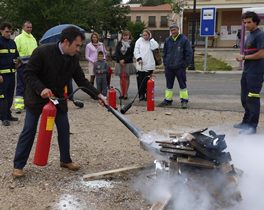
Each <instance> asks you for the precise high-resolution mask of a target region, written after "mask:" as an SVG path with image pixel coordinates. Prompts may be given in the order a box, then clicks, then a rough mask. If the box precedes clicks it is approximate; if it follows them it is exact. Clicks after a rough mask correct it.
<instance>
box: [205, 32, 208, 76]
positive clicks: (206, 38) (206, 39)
mask: <svg viewBox="0 0 264 210" xmlns="http://www.w3.org/2000/svg"><path fill="white" fill-rule="evenodd" d="M207 48H208V36H206V37H205V49H204V72H205V71H206V65H207Z"/></svg>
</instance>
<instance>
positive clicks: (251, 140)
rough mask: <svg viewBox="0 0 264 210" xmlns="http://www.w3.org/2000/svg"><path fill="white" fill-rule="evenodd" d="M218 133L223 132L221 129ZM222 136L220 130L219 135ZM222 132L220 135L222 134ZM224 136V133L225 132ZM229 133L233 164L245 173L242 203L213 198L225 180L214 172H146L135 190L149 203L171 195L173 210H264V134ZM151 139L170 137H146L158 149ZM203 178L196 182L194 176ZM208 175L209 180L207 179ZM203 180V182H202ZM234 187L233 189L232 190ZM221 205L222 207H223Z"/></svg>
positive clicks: (154, 135)
mask: <svg viewBox="0 0 264 210" xmlns="http://www.w3.org/2000/svg"><path fill="white" fill-rule="evenodd" d="M218 130H221V129H219V128H218ZM216 133H217V134H218V133H219V132H218V131H217V132H216ZM220 133H221V132H220ZM220 133H219V134H220ZM222 133H223V132H222ZM225 134H226V138H225V139H226V143H227V149H226V151H227V152H230V154H231V157H232V163H233V164H234V166H235V167H236V168H238V169H241V170H242V171H243V174H242V176H241V177H239V185H238V190H239V191H240V192H241V195H242V201H240V202H237V201H235V200H232V201H233V203H232V205H231V206H230V205H229V204H230V203H229V204H227V205H224V207H223V204H221V201H220V200H219V199H218V200H217V198H218V197H217V196H215V195H214V191H212V188H214V187H217V189H218V188H219V190H220V188H221V184H222V181H223V180H222V179H221V177H220V176H219V177H218V175H217V174H215V173H212V174H204V173H201V174H199V172H197V171H196V172H192V173H197V174H194V176H192V175H190V174H188V173H184V170H182V171H183V173H182V174H181V176H179V175H173V176H172V175H169V174H165V175H162V176H158V177H155V176H152V178H147V177H149V175H150V174H152V175H153V173H154V171H152V172H150V171H147V172H145V174H142V175H141V176H140V177H139V178H138V179H137V180H136V184H135V187H136V189H137V190H139V191H141V193H142V194H143V196H144V197H145V198H146V199H147V200H148V201H149V202H150V203H155V202H157V201H160V200H161V201H162V200H164V199H166V197H168V192H169V193H170V195H171V196H172V199H171V202H170V204H169V209H173V210H178V209H179V210H190V209H195V210H211V209H215V208H216V207H219V208H220V209H225V210H249V209H252V210H262V209H263V208H264V199H263V198H262V192H263V189H264V178H263V177H264V166H263V164H262V160H264V152H263V150H264V136H263V135H251V136H242V135H234V134H227V133H225ZM150 139H154V141H156V140H165V139H168V137H164V136H161V135H158V134H156V133H155V132H152V133H149V134H147V135H145V136H144V138H143V139H142V140H143V141H145V142H147V143H148V145H152V146H155V147H156V146H157V145H156V144H155V143H151V140H150ZM198 176H200V178H198V179H196V178H194V177H198ZM202 176H204V178H206V179H208V177H212V180H213V181H214V182H215V183H214V186H210V185H209V184H208V183H206V179H203V178H201V177H202ZM206 176H207V177H206ZM199 180H200V181H199ZM201 180H202V181H201ZM223 189H224V190H223V191H224V194H225V196H226V197H225V199H227V200H230V199H229V197H230V195H231V194H230V192H228V189H226V188H223ZM233 189H234V188H233V187H232V190H233ZM221 205H222V206H221Z"/></svg>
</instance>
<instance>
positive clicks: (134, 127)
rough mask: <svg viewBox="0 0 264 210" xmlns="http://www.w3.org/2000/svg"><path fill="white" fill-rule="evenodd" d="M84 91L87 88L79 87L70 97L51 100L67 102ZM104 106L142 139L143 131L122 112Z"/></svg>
mask: <svg viewBox="0 0 264 210" xmlns="http://www.w3.org/2000/svg"><path fill="white" fill-rule="evenodd" d="M82 89H86V90H87V88H86V87H78V88H76V89H75V90H74V91H73V92H72V93H71V94H70V95H68V96H67V97H66V98H51V100H57V101H63V100H67V99H68V98H69V97H71V96H73V95H74V94H75V93H76V92H77V91H78V90H82ZM135 98H136V97H135ZM135 98H134V101H135ZM104 106H105V108H106V109H107V110H108V111H109V112H111V113H112V114H113V115H114V116H115V117H116V118H117V119H118V120H119V121H120V122H122V123H123V124H124V125H125V126H126V127H127V128H128V129H129V130H130V131H131V132H132V133H133V134H134V135H135V136H136V137H137V138H138V139H141V137H142V131H141V130H140V129H139V128H137V127H136V126H135V125H133V124H132V123H131V122H129V121H128V119H127V118H126V117H124V116H123V115H122V114H121V113H120V112H118V111H116V110H115V109H113V108H112V107H111V106H108V105H107V104H105V105H104Z"/></svg>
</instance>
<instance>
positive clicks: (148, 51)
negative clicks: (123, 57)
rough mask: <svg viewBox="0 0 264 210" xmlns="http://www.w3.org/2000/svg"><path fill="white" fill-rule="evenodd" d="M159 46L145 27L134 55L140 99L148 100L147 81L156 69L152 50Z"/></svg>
mask: <svg viewBox="0 0 264 210" xmlns="http://www.w3.org/2000/svg"><path fill="white" fill-rule="evenodd" d="M157 48H159V44H158V43H157V42H156V41H155V40H154V39H153V38H152V37H151V33H150V31H149V30H147V29H145V30H144V31H143V32H142V37H140V38H139V39H138V40H137V41H136V44H135V49H134V57H135V58H136V61H137V62H136V69H137V86H138V92H139V100H140V101H143V100H146V92H147V81H148V79H149V77H148V76H149V75H151V74H152V73H153V71H154V69H155V60H154V57H153V53H152V50H155V49H157Z"/></svg>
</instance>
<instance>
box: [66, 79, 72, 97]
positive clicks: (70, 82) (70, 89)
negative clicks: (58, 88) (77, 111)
mask: <svg viewBox="0 0 264 210" xmlns="http://www.w3.org/2000/svg"><path fill="white" fill-rule="evenodd" d="M67 88H68V96H70V94H72V93H73V85H72V79H71V80H70V81H69V83H68V85H67ZM69 100H71V101H73V96H70V97H69Z"/></svg>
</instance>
